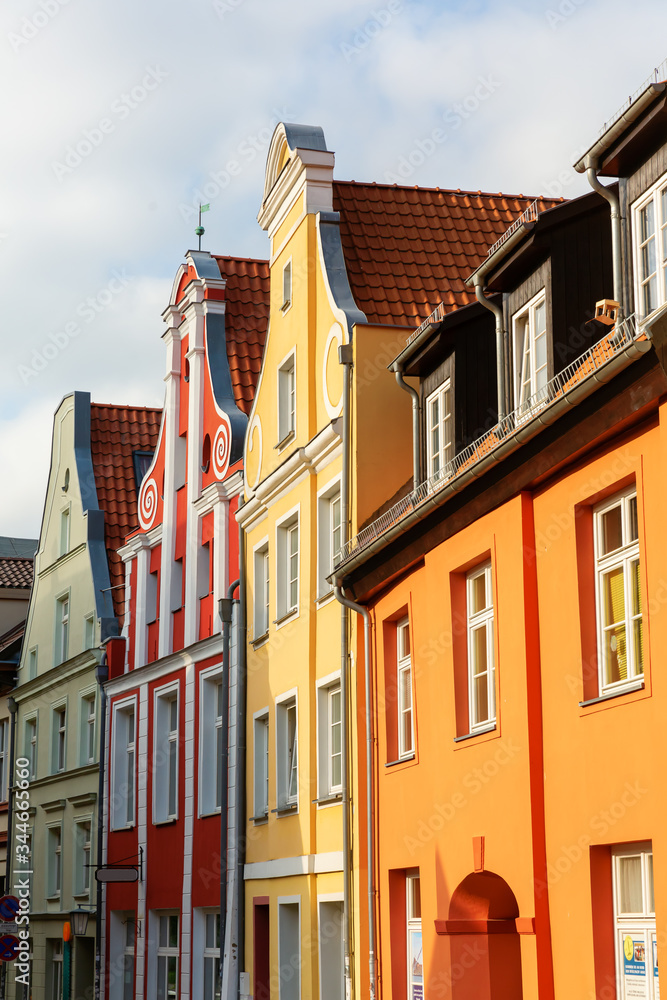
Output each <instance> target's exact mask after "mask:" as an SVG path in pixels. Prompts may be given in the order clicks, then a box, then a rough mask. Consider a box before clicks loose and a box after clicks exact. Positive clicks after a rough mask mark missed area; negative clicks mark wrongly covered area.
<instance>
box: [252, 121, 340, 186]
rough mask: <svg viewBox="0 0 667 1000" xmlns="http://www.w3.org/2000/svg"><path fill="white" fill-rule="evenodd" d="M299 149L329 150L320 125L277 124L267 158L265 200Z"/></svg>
mask: <svg viewBox="0 0 667 1000" xmlns="http://www.w3.org/2000/svg"><path fill="white" fill-rule="evenodd" d="M297 149H313V150H319V151H320V152H322V153H326V152H328V150H327V143H326V140H325V138H324V132H323V130H322V129H321V128H320V126H319V125H289V124H285V122H280V123H279V124H278V125H276V128H275V131H274V133H273V138H272V139H271V145H270V146H269V152H268V156H267V158H266V174H265V176H264V195H263V199H262V200H263V201H266V199H267V197H268V195H269V194H270V192H271V190H272V188H273V186H274V184H275V183H276V181H277V180H278V178H279V177H280V174H281V173H282V171H283V170H284V168H285V167H286V166H287V163H288V162H289V160H290V159H291V156H292V153H293V152H294V151H295V150H297Z"/></svg>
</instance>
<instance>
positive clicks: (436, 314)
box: [405, 302, 445, 347]
mask: <svg viewBox="0 0 667 1000" xmlns="http://www.w3.org/2000/svg"><path fill="white" fill-rule="evenodd" d="M444 318H445V303H444V302H440V303H439V304H438V305H437V306H436V307H435V309H434V310H433V312H432V313H431V315H430V316H427V317H426V319H425V320H424V322H423V323H420V324H419V326H418V327H417V329H416V330H414V331H413V332H412V333H411V334H410V336H409V337H408V339H407V340H406V342H405V346H406V347H409V346H410V344H411V343H412V341H413V340H416V339H417V337H418V336H419V334H420V333H421V332H422V330H425V329H426V327H427V326H431V324H433V325H436V324H438V323H441V322H442V320H443V319H444Z"/></svg>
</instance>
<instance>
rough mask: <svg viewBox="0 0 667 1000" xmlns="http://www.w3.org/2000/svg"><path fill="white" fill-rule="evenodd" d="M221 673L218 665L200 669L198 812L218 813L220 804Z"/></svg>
mask: <svg viewBox="0 0 667 1000" xmlns="http://www.w3.org/2000/svg"><path fill="white" fill-rule="evenodd" d="M222 698H223V687H222V674H221V672H220V667H213V668H212V669H211V670H207V671H205V672H204V671H202V673H201V674H200V689H199V811H200V815H202V816H210V815H212V814H213V813H216V812H220V807H221V805H222V782H223V780H225V777H226V776H225V775H224V774H223V773H222V750H223V739H224V734H223V731H222Z"/></svg>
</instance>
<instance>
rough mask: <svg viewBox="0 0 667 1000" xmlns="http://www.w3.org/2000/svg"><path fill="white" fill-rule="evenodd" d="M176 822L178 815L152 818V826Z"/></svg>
mask: <svg viewBox="0 0 667 1000" xmlns="http://www.w3.org/2000/svg"><path fill="white" fill-rule="evenodd" d="M177 822H178V816H169V818H168V819H154V820H153V826H173V825H174V823H177Z"/></svg>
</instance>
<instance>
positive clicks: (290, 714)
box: [287, 704, 299, 802]
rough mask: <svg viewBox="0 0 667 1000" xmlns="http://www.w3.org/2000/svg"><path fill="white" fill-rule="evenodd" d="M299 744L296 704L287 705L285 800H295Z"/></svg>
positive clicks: (296, 794)
mask: <svg viewBox="0 0 667 1000" xmlns="http://www.w3.org/2000/svg"><path fill="white" fill-rule="evenodd" d="M298 747H299V744H298V735H297V724H296V704H293V705H289V706H288V707H287V801H288V802H296V800H297V796H298V790H299V788H298V780H299V771H298V766H299V749H298Z"/></svg>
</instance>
